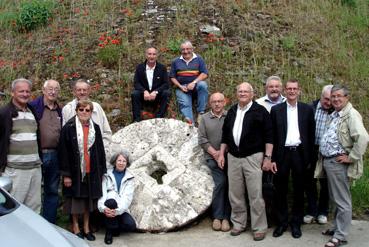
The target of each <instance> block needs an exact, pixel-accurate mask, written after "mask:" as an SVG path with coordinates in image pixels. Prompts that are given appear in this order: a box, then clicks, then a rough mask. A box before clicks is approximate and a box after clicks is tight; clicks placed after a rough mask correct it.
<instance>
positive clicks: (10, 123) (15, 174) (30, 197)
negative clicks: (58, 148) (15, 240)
mask: <svg viewBox="0 0 369 247" xmlns="http://www.w3.org/2000/svg"><path fill="white" fill-rule="evenodd" d="M11 87H12V88H11V90H12V92H11V95H12V98H11V101H10V102H9V103H8V104H7V105H5V106H4V107H2V108H1V109H0V119H1V121H0V130H1V131H0V173H4V175H5V176H9V177H10V178H11V179H12V182H13V186H12V189H11V191H10V193H11V194H12V195H13V196H14V197H15V198H16V199H17V200H18V201H20V202H21V203H23V204H25V205H26V206H28V207H30V208H31V209H32V210H34V211H35V212H37V213H39V212H40V208H41V163H42V162H41V159H40V157H41V155H40V148H39V140H40V139H39V128H38V122H37V120H36V118H35V114H34V112H33V109H32V108H31V107H30V106H29V105H28V101H29V100H30V96H31V88H32V83H31V82H30V81H29V80H27V79H24V78H20V79H16V80H14V81H13V82H12V86H11Z"/></svg>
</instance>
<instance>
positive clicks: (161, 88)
mask: <svg viewBox="0 0 369 247" xmlns="http://www.w3.org/2000/svg"><path fill="white" fill-rule="evenodd" d="M145 54H146V60H145V62H143V63H141V64H139V65H138V66H137V67H136V72H135V77H134V90H133V92H132V94H131V100H132V113H133V122H139V121H141V110H142V105H144V104H151V105H154V106H157V107H159V110H158V112H157V113H156V115H155V117H158V118H164V117H165V113H166V111H167V108H168V103H169V100H170V94H171V92H170V89H169V80H168V72H167V69H166V67H165V66H164V65H163V64H161V63H159V62H157V58H158V50H157V49H156V48H154V47H150V48H148V49H147V50H146V53H145Z"/></svg>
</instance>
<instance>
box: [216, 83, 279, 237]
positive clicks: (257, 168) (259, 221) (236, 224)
mask: <svg viewBox="0 0 369 247" xmlns="http://www.w3.org/2000/svg"><path fill="white" fill-rule="evenodd" d="M253 97H254V91H253V88H252V86H251V85H250V84H249V83H247V82H244V83H241V84H240V85H238V86H237V98H238V104H235V105H233V106H232V107H231V109H230V110H229V111H228V113H227V116H226V118H225V119H224V125H223V133H222V143H221V147H220V154H219V158H218V166H219V167H220V168H221V169H223V168H224V160H225V158H224V153H225V151H226V149H228V155H227V158H228V180H229V201H230V203H231V208H232V212H231V221H232V223H233V229H232V230H231V235H232V236H237V235H239V234H240V233H241V232H242V231H244V230H245V229H246V223H247V206H246V198H245V195H246V189H247V194H248V198H249V202H250V214H251V230H252V232H253V237H254V240H255V241H259V240H263V239H264V237H265V234H266V232H267V228H268V225H267V220H266V213H265V203H264V199H263V195H262V174H263V172H262V167H263V169H265V170H268V169H270V167H271V161H270V159H271V154H272V149H273V144H272V141H273V135H272V126H271V121H270V116H269V113H268V111H267V110H266V109H265V108H264V107H263V106H261V105H259V104H257V103H256V102H254V101H253Z"/></svg>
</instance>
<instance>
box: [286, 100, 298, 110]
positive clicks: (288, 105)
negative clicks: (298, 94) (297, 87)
mask: <svg viewBox="0 0 369 247" xmlns="http://www.w3.org/2000/svg"><path fill="white" fill-rule="evenodd" d="M286 103H287V108H293V109H295V108H297V102H296V105H291V104H290V103H288V101H286Z"/></svg>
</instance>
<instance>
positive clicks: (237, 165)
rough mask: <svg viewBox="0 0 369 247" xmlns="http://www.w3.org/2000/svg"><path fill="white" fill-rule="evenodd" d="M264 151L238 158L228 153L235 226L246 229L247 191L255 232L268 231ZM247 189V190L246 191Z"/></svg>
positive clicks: (232, 219)
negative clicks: (264, 186) (264, 191)
mask: <svg viewBox="0 0 369 247" xmlns="http://www.w3.org/2000/svg"><path fill="white" fill-rule="evenodd" d="M262 162H263V153H262V152H260V153H255V154H252V155H250V156H247V157H245V158H236V157H234V156H232V155H231V154H229V153H228V180H229V201H230V203H231V207H232V214H231V221H232V223H233V227H234V228H235V229H239V230H245V228H246V223H247V205H246V192H247V194H248V198H249V203H250V214H251V229H252V231H253V232H256V233H257V232H266V231H267V228H268V225H267V219H266V213H265V203H264V199H263V194H262V175H263V172H262V170H261V165H262ZM246 190H247V191H246Z"/></svg>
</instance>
